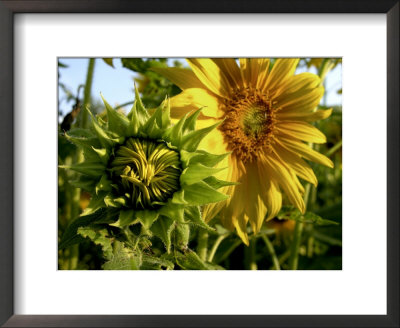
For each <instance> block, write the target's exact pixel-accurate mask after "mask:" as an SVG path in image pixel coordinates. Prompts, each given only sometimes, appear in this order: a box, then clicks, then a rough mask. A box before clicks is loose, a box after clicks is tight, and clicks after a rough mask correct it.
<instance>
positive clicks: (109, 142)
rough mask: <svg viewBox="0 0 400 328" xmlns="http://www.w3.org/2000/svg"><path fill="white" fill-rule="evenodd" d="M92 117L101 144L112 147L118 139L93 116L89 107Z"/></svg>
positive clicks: (93, 126) (94, 129)
mask: <svg viewBox="0 0 400 328" xmlns="http://www.w3.org/2000/svg"><path fill="white" fill-rule="evenodd" d="M87 111H88V113H89V114H90V117H91V119H92V129H93V131H94V132H95V133H96V135H97V137H98V138H99V141H100V144H101V146H102V147H103V148H107V149H110V148H112V147H113V146H114V144H115V143H116V140H113V139H112V138H111V137H110V136H109V135H108V134H107V132H106V131H105V130H104V129H103V128H102V127H101V126H100V125H99V122H98V121H97V119H96V118H95V117H94V116H93V114H92V112H91V111H90V110H89V109H87Z"/></svg>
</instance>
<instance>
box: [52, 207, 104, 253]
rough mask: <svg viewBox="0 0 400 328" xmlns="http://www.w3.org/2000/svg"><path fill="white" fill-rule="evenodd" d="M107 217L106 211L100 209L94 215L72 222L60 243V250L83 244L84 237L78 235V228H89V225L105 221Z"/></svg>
mask: <svg viewBox="0 0 400 328" xmlns="http://www.w3.org/2000/svg"><path fill="white" fill-rule="evenodd" d="M106 216H107V212H106V210H105V209H99V210H98V211H96V212H95V213H93V214H90V215H85V216H80V217H78V218H77V219H76V220H74V221H72V222H71V223H70V225H69V226H68V227H67V229H66V230H65V232H64V234H63V236H62V238H61V240H60V243H59V244H58V248H59V249H63V248H67V247H69V246H72V245H74V244H77V243H80V242H82V241H83V237H82V236H80V235H78V233H77V231H78V228H79V227H85V226H88V225H89V224H92V223H95V222H96V221H99V220H101V219H104V218H105V217H106Z"/></svg>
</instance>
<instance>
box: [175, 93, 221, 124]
mask: <svg viewBox="0 0 400 328" xmlns="http://www.w3.org/2000/svg"><path fill="white" fill-rule="evenodd" d="M170 106H171V117H172V118H181V117H182V116H183V115H185V114H186V113H189V112H191V111H193V110H197V109H199V108H203V109H202V111H201V114H203V115H204V116H208V117H213V118H217V117H220V116H222V114H223V112H222V111H220V110H219V109H218V99H217V98H216V96H215V95H214V94H212V93H211V92H208V91H207V90H205V89H199V88H190V89H185V90H183V91H182V92H181V93H180V94H178V95H176V96H174V97H172V98H171V99H170Z"/></svg>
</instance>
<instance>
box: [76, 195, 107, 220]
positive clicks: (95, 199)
mask: <svg viewBox="0 0 400 328" xmlns="http://www.w3.org/2000/svg"><path fill="white" fill-rule="evenodd" d="M105 195H107V192H104V191H101V192H99V193H98V194H93V195H92V198H91V199H90V202H89V205H88V206H87V207H86V208H85V210H84V211H83V213H82V214H81V216H85V215H90V214H92V213H94V212H96V211H97V210H98V209H100V208H102V207H105V204H104V197H105Z"/></svg>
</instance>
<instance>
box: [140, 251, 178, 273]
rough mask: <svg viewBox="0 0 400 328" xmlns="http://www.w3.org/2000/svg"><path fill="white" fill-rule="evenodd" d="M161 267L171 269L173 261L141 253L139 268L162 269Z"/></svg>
mask: <svg viewBox="0 0 400 328" xmlns="http://www.w3.org/2000/svg"><path fill="white" fill-rule="evenodd" d="M163 269H167V270H173V269H174V263H172V262H171V261H168V260H165V259H162V258H159V257H154V256H150V255H145V254H143V256H142V265H141V267H140V270H163Z"/></svg>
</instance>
